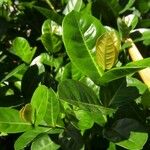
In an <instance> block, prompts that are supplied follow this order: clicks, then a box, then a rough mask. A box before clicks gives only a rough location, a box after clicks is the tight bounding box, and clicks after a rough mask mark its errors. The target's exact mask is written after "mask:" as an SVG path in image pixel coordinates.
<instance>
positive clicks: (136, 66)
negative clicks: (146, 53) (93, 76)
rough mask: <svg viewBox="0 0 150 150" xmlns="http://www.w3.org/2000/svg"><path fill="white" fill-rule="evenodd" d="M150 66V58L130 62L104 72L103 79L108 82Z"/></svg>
mask: <svg viewBox="0 0 150 150" xmlns="http://www.w3.org/2000/svg"><path fill="white" fill-rule="evenodd" d="M147 67H150V58H145V59H143V60H139V61H135V62H131V63H128V64H127V65H126V66H123V67H116V68H113V69H111V70H109V71H107V72H105V73H104V74H103V76H102V77H101V81H103V82H104V83H108V82H110V81H113V80H116V79H119V78H122V77H124V76H126V75H129V74H132V73H135V72H138V71H139V70H142V69H144V68H147Z"/></svg>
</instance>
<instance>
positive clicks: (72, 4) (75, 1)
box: [63, 0, 82, 15]
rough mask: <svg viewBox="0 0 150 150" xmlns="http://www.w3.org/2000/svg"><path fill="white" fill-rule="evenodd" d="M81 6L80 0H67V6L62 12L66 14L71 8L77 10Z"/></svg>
mask: <svg viewBox="0 0 150 150" xmlns="http://www.w3.org/2000/svg"><path fill="white" fill-rule="evenodd" d="M81 6H82V0H69V1H68V3H67V6H66V7H65V9H64V11H63V14H65V15H67V14H69V13H70V12H71V11H72V10H75V11H79V10H80V9H81Z"/></svg>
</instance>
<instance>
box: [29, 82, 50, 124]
mask: <svg viewBox="0 0 150 150" xmlns="http://www.w3.org/2000/svg"><path fill="white" fill-rule="evenodd" d="M48 98H49V91H48V88H47V87H46V86H44V85H40V86H39V87H38V88H37V89H36V90H35V92H34V94H33V96H32V99H31V105H32V108H33V116H34V118H35V119H34V124H36V125H38V124H39V123H40V122H41V121H42V120H43V118H44V116H45V113H46V108H47V103H48Z"/></svg>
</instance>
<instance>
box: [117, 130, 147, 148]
mask: <svg viewBox="0 0 150 150" xmlns="http://www.w3.org/2000/svg"><path fill="white" fill-rule="evenodd" d="M147 139H148V134H147V133H142V132H131V134H130V137H129V139H128V140H125V141H121V142H119V143H116V145H119V146H121V147H123V148H125V149H128V150H131V149H132V150H140V149H143V146H144V144H145V143H146V141H147Z"/></svg>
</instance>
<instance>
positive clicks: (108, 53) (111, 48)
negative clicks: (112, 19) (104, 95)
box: [96, 31, 120, 70]
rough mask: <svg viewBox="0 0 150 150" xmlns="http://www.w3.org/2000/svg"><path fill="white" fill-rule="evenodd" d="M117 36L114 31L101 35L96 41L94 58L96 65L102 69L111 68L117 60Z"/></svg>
mask: <svg viewBox="0 0 150 150" xmlns="http://www.w3.org/2000/svg"><path fill="white" fill-rule="evenodd" d="M118 40H119V39H118V38H117V36H116V34H115V32H114V31H110V32H109V31H108V32H106V33H104V34H103V35H101V36H100V37H99V38H98V39H97V42H96V58H97V63H98V65H99V66H100V67H101V68H102V69H103V70H106V69H111V68H112V67H113V66H114V64H115V63H116V61H117V58H118V54H119V49H118V47H120V46H116V43H119V42H118Z"/></svg>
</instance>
